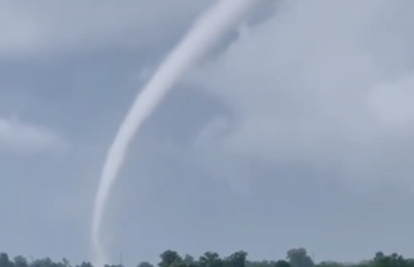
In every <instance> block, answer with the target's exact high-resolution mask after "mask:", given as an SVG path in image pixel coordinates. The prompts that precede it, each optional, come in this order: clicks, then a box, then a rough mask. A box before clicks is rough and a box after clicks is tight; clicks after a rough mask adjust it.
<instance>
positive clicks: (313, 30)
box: [0, 0, 414, 266]
mask: <svg viewBox="0 0 414 267" xmlns="http://www.w3.org/2000/svg"><path fill="white" fill-rule="evenodd" d="M212 2H213V0H199V1H192V0H170V1H165V0H139V1H135V0H119V1H116V2H113V1H106V0H100V1H98V0H91V1H81V0H73V1H67V2H59V1H52V0H39V1H36V2H27V3H25V4H24V5H22V4H21V3H18V2H16V1H4V2H2V3H0V22H1V25H2V31H0V58H1V59H2V60H1V61H0V80H1V88H0V118H1V119H0V177H1V178H2V184H1V187H2V188H3V187H4V188H7V190H3V191H2V193H1V194H0V208H1V209H2V210H3V211H4V212H5V213H7V215H8V219H7V220H5V221H4V224H2V227H1V228H0V236H1V237H2V239H1V240H0V248H2V249H4V250H6V251H8V252H10V253H11V254H12V256H15V255H18V254H23V255H25V256H29V255H33V256H34V257H44V256H50V257H52V258H53V259H61V258H62V257H63V256H64V257H67V258H69V259H70V260H72V262H73V263H79V262H81V261H83V260H90V258H89V257H90V254H89V234H90V212H91V207H92V203H93V198H94V194H95V190H96V185H97V182H98V178H99V175H100V171H101V170H100V168H101V167H102V163H103V160H104V157H105V155H106V154H105V153H106V152H107V148H108V145H109V143H110V141H111V138H113V136H114V134H115V132H116V129H117V127H118V126H119V124H120V120H121V119H122V118H123V116H124V115H125V113H126V111H127V110H128V108H129V105H130V104H131V102H132V99H133V98H134V97H135V95H136V93H137V91H139V88H141V86H142V85H143V83H144V82H145V81H146V80H147V79H148V78H149V76H150V75H151V74H152V73H153V71H154V69H155V67H156V66H157V64H158V63H159V61H160V60H161V59H162V58H163V57H164V56H165V54H166V53H167V52H168V51H169V50H170V49H171V48H172V47H173V45H175V44H176V43H177V42H178V40H179V39H180V38H181V37H182V36H183V34H184V32H185V30H186V29H187V28H188V27H189V26H190V23H191V22H192V21H193V19H194V18H195V17H196V16H197V15H198V14H200V12H201V11H202V10H203V9H204V8H205V7H207V6H208V5H209V4H211V3H212ZM413 3H414V2H413V1H412V0H394V1H388V0H364V1H360V0H335V1H333V0H313V1H299V0H286V1H283V0H282V1H271V0H270V1H269V4H270V5H273V7H275V9H274V8H270V6H269V5H268V6H266V7H265V8H264V9H262V10H261V11H260V12H258V13H256V14H254V15H252V17H251V19H250V20H249V22H248V23H245V24H244V26H242V27H241V29H240V31H239V32H238V33H233V34H231V35H230V36H227V37H226V38H225V39H224V40H223V45H222V46H221V47H219V48H218V49H217V50H215V51H213V52H212V53H211V54H210V56H209V58H208V59H207V60H205V61H204V62H203V64H201V66H200V68H199V69H197V70H194V73H191V74H189V76H188V77H187V78H188V79H187V80H186V81H184V82H183V83H182V84H180V85H179V86H177V88H175V89H176V90H175V91H173V92H172V93H171V94H170V95H169V96H168V97H167V99H166V100H165V101H164V102H163V103H162V105H161V106H160V107H159V109H158V110H157V111H156V112H155V114H154V115H153V116H152V117H151V119H150V120H149V121H148V123H147V124H146V125H145V127H143V129H142V131H141V132H140V133H139V134H138V135H137V136H136V139H135V141H134V144H133V145H132V147H131V153H129V155H128V157H127V163H126V164H125V168H124V169H123V171H122V174H121V177H120V180H119V182H118V184H117V186H116V188H115V190H114V194H113V196H112V197H111V201H110V208H109V209H108V212H107V214H106V226H107V227H108V228H107V229H108V235H109V236H111V240H109V241H110V243H111V244H110V245H111V248H112V250H111V252H112V255H110V256H111V257H112V258H113V259H114V262H113V263H118V261H117V260H118V258H119V253H120V252H121V251H122V252H124V261H125V264H126V265H127V266H136V264H137V263H138V261H140V260H150V261H153V262H154V263H155V262H157V261H158V256H159V253H160V252H161V251H162V250H164V249H176V250H178V251H179V252H182V253H187V252H188V253H191V254H194V256H197V255H198V254H199V253H203V252H205V251H208V250H217V251H218V252H220V253H221V254H222V255H226V254H229V253H231V252H234V251H236V250H239V249H245V250H247V251H249V252H250V256H251V257H252V258H255V259H262V258H283V257H284V256H285V251H286V250H287V249H290V248H292V247H294V246H305V247H306V248H308V250H309V252H315V253H316V256H317V259H318V260H322V259H338V260H359V259H362V258H367V257H371V256H372V255H373V253H375V252H376V251H377V250H378V249H382V250H384V251H385V252H387V253H392V252H395V251H397V252H399V253H403V254H404V255H407V256H410V255H409V254H407V253H412V251H411V250H410V247H411V243H410V242H411V240H412V239H413V238H414V236H413V235H414V232H413V231H411V230H412V225H414V216H413V215H412V212H410V211H411V209H412V204H411V203H412V201H413V200H414V198H413V195H412V193H409V192H408V190H407V189H408V187H407V188H402V187H403V186H405V185H407V184H410V183H411V181H412V176H413V174H414V169H413V167H412V166H414V165H413V157H412V156H411V153H412V151H413V148H414V143H413V140H412V134H413V126H412V124H413V120H414V117H413V114H414V112H413V108H412V106H413V105H412V103H413V102H414V101H413V100H414V95H413V93H412V87H413V77H414V76H413V66H414V53H413V52H412V47H414V38H413V35H412V34H411V31H412V30H411V29H412V26H413V25H414V19H413V17H412V16H411V14H412V12H411V11H412V7H413ZM227 44H231V45H230V46H229V47H226V45H227ZM217 51H218V53H216V52H217ZM14 115H15V116H14ZM13 116H14V117H19V118H20V120H10V119H8V118H10V117H13ZM62 142H63V143H62ZM62 144H63V146H64V147H66V148H69V149H66V150H64V153H61V151H62V150H59V149H56V148H61V147H62ZM16 151H19V152H22V151H23V152H27V151H31V152H38V151H43V152H44V151H47V152H48V153H15V152H16ZM223 181H225V182H223ZM344 183H348V185H350V186H351V187H353V188H356V189H358V188H359V187H361V188H363V189H374V190H364V191H363V192H364V194H361V195H358V194H355V193H354V192H353V191H351V190H349V187H346V186H344V185H343V184H344ZM234 192H237V193H234ZM239 193H240V194H239ZM17 196H18V197H17ZM10 200H13V201H10ZM384 210H386V211H387V212H384ZM212 214H213V215H214V216H213V215H212ZM373 226H374V227H373ZM378 233H381V234H378ZM62 240H64V242H62ZM50 244H53V246H51V245H50ZM411 256H412V255H411Z"/></svg>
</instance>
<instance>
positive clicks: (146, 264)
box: [137, 261, 154, 267]
mask: <svg viewBox="0 0 414 267" xmlns="http://www.w3.org/2000/svg"><path fill="white" fill-rule="evenodd" d="M137 267H154V265H152V264H151V263H149V262H148V261H143V262H141V263H140V264H138V266H137Z"/></svg>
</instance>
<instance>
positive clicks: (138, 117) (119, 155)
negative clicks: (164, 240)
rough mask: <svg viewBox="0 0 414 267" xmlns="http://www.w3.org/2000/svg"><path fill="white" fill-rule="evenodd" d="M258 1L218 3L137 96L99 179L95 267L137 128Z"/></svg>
mask: <svg viewBox="0 0 414 267" xmlns="http://www.w3.org/2000/svg"><path fill="white" fill-rule="evenodd" d="M261 1H262V0H221V1H219V2H217V4H215V5H214V6H213V7H212V8H211V9H209V10H208V11H207V12H206V13H205V14H203V15H202V16H201V17H200V18H199V19H198V21H196V23H195V25H194V26H193V28H192V29H191V30H190V31H189V33H188V34H187V35H186V36H185V37H184V39H183V40H182V41H181V43H179V45H178V46H177V47H176V48H175V49H174V50H173V51H172V52H171V53H170V54H169V55H168V57H167V58H166V60H165V61H164V62H163V63H162V64H161V66H160V67H159V69H158V70H157V71H156V72H155V74H154V76H153V77H152V79H151V80H150V81H149V82H148V84H147V85H146V86H145V87H144V88H143V90H142V91H141V92H140V94H139V95H138V96H137V98H136V100H135V102H134V104H133V106H132V108H131V109H130V111H129V113H128V114H127V116H126V118H125V120H124V121H123V122H122V124H121V127H120V129H119V131H118V134H117V136H116V137H115V140H114V141H113V143H112V145H111V147H110V149H109V151H108V155H107V158H106V162H105V165H104V167H103V171H102V176H101V179H100V182H99V187H98V192H97V195H96V199H95V206H94V214H93V219H92V220H93V221H92V245H93V250H94V257H95V259H94V264H95V266H96V267H102V266H103V264H105V263H107V258H106V255H105V253H104V250H103V248H102V246H101V242H100V228H101V223H102V217H103V212H104V208H105V204H106V201H107V198H108V195H109V193H110V190H111V188H112V186H113V184H114V182H115V181H116V178H117V174H118V171H119V169H120V168H121V166H122V163H123V161H124V157H125V155H126V152H127V149H128V146H129V144H130V142H131V141H132V139H133V137H134V135H135V133H136V131H137V130H138V129H139V127H140V126H141V125H142V124H143V122H145V120H146V119H147V118H148V117H149V116H150V115H151V113H152V112H153V111H154V109H155V108H156V107H157V105H158V104H159V103H160V101H161V100H162V99H163V97H164V96H165V95H166V93H168V91H169V90H170V89H171V88H172V86H173V85H174V84H175V83H176V82H177V81H178V80H179V79H180V78H181V77H182V76H183V75H184V74H185V72H186V71H187V70H188V69H189V68H190V67H192V66H193V64H195V63H196V62H197V61H198V60H200V59H201V58H202V57H203V56H204V55H205V54H206V52H208V50H209V49H210V48H211V47H212V46H213V45H214V44H215V43H216V42H217V41H218V40H219V39H220V37H221V36H223V34H224V33H226V32H227V31H229V30H230V29H231V28H232V27H233V26H235V24H236V23H238V22H239V21H240V19H241V18H242V17H243V15H245V14H246V13H247V11H249V10H250V9H251V8H253V6H254V5H255V4H258V3H260V2H261Z"/></svg>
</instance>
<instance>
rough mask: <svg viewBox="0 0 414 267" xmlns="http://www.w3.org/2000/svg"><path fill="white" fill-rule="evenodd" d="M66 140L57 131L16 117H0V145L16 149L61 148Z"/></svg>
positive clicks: (40, 149) (64, 145)
mask: <svg viewBox="0 0 414 267" xmlns="http://www.w3.org/2000/svg"><path fill="white" fill-rule="evenodd" d="M66 146H67V144H66V142H65V141H64V140H63V138H62V137H61V136H59V135H58V134H57V133H55V132H53V131H51V130H49V129H47V128H45V127H42V126H38V125H34V124H29V123H26V122H23V121H19V120H17V119H13V120H5V119H0V147H3V148H6V149H12V150H18V151H45V150H46V151H47V150H50V149H62V148H65V147H66Z"/></svg>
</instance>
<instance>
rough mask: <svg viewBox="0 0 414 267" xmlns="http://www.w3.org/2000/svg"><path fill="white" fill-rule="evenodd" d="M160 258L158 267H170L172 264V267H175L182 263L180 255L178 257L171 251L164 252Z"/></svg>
mask: <svg viewBox="0 0 414 267" xmlns="http://www.w3.org/2000/svg"><path fill="white" fill-rule="evenodd" d="M160 257H161V262H160V263H158V266H159V267H172V265H173V264H175V266H174V267H176V265H177V264H178V263H181V262H182V259H181V257H180V255H178V253H177V252H175V251H172V250H167V251H164V252H163V253H162V254H161V255H160Z"/></svg>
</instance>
